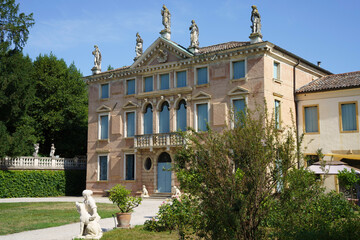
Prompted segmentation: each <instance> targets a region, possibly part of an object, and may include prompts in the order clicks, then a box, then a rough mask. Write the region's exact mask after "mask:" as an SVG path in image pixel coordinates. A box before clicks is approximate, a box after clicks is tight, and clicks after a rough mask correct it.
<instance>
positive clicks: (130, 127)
mask: <svg viewBox="0 0 360 240" xmlns="http://www.w3.org/2000/svg"><path fill="white" fill-rule="evenodd" d="M134 135H135V112H128V113H126V137H133V136H134Z"/></svg>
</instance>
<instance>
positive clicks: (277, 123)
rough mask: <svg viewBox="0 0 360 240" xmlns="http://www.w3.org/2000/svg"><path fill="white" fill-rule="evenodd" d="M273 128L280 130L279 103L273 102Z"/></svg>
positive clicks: (277, 101)
mask: <svg viewBox="0 0 360 240" xmlns="http://www.w3.org/2000/svg"><path fill="white" fill-rule="evenodd" d="M274 117H275V127H276V129H280V121H281V119H280V101H279V100H275V116H274Z"/></svg>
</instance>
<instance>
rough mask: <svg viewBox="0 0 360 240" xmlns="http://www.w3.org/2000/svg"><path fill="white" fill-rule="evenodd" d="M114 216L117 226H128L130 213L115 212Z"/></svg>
mask: <svg viewBox="0 0 360 240" xmlns="http://www.w3.org/2000/svg"><path fill="white" fill-rule="evenodd" d="M116 218H117V221H118V225H117V227H119V228H129V227H130V220H131V213H116Z"/></svg>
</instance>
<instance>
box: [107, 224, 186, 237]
mask: <svg viewBox="0 0 360 240" xmlns="http://www.w3.org/2000/svg"><path fill="white" fill-rule="evenodd" d="M117 239H119V240H120V239H126V240H138V239H146V240H160V239H161V240H162V239H165V240H166V239H169V240H171V239H179V237H178V235H177V233H176V232H171V233H170V232H149V231H146V230H144V229H143V226H136V227H135V228H132V229H115V230H112V231H110V232H106V233H104V235H103V237H102V238H101V240H117Z"/></svg>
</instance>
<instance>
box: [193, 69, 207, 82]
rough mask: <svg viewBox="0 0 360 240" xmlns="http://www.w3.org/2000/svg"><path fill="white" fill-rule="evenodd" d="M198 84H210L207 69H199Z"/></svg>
mask: <svg viewBox="0 0 360 240" xmlns="http://www.w3.org/2000/svg"><path fill="white" fill-rule="evenodd" d="M196 71H197V84H198V85H200V84H206V83H208V74H207V67H204V68H197V69H196Z"/></svg>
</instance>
